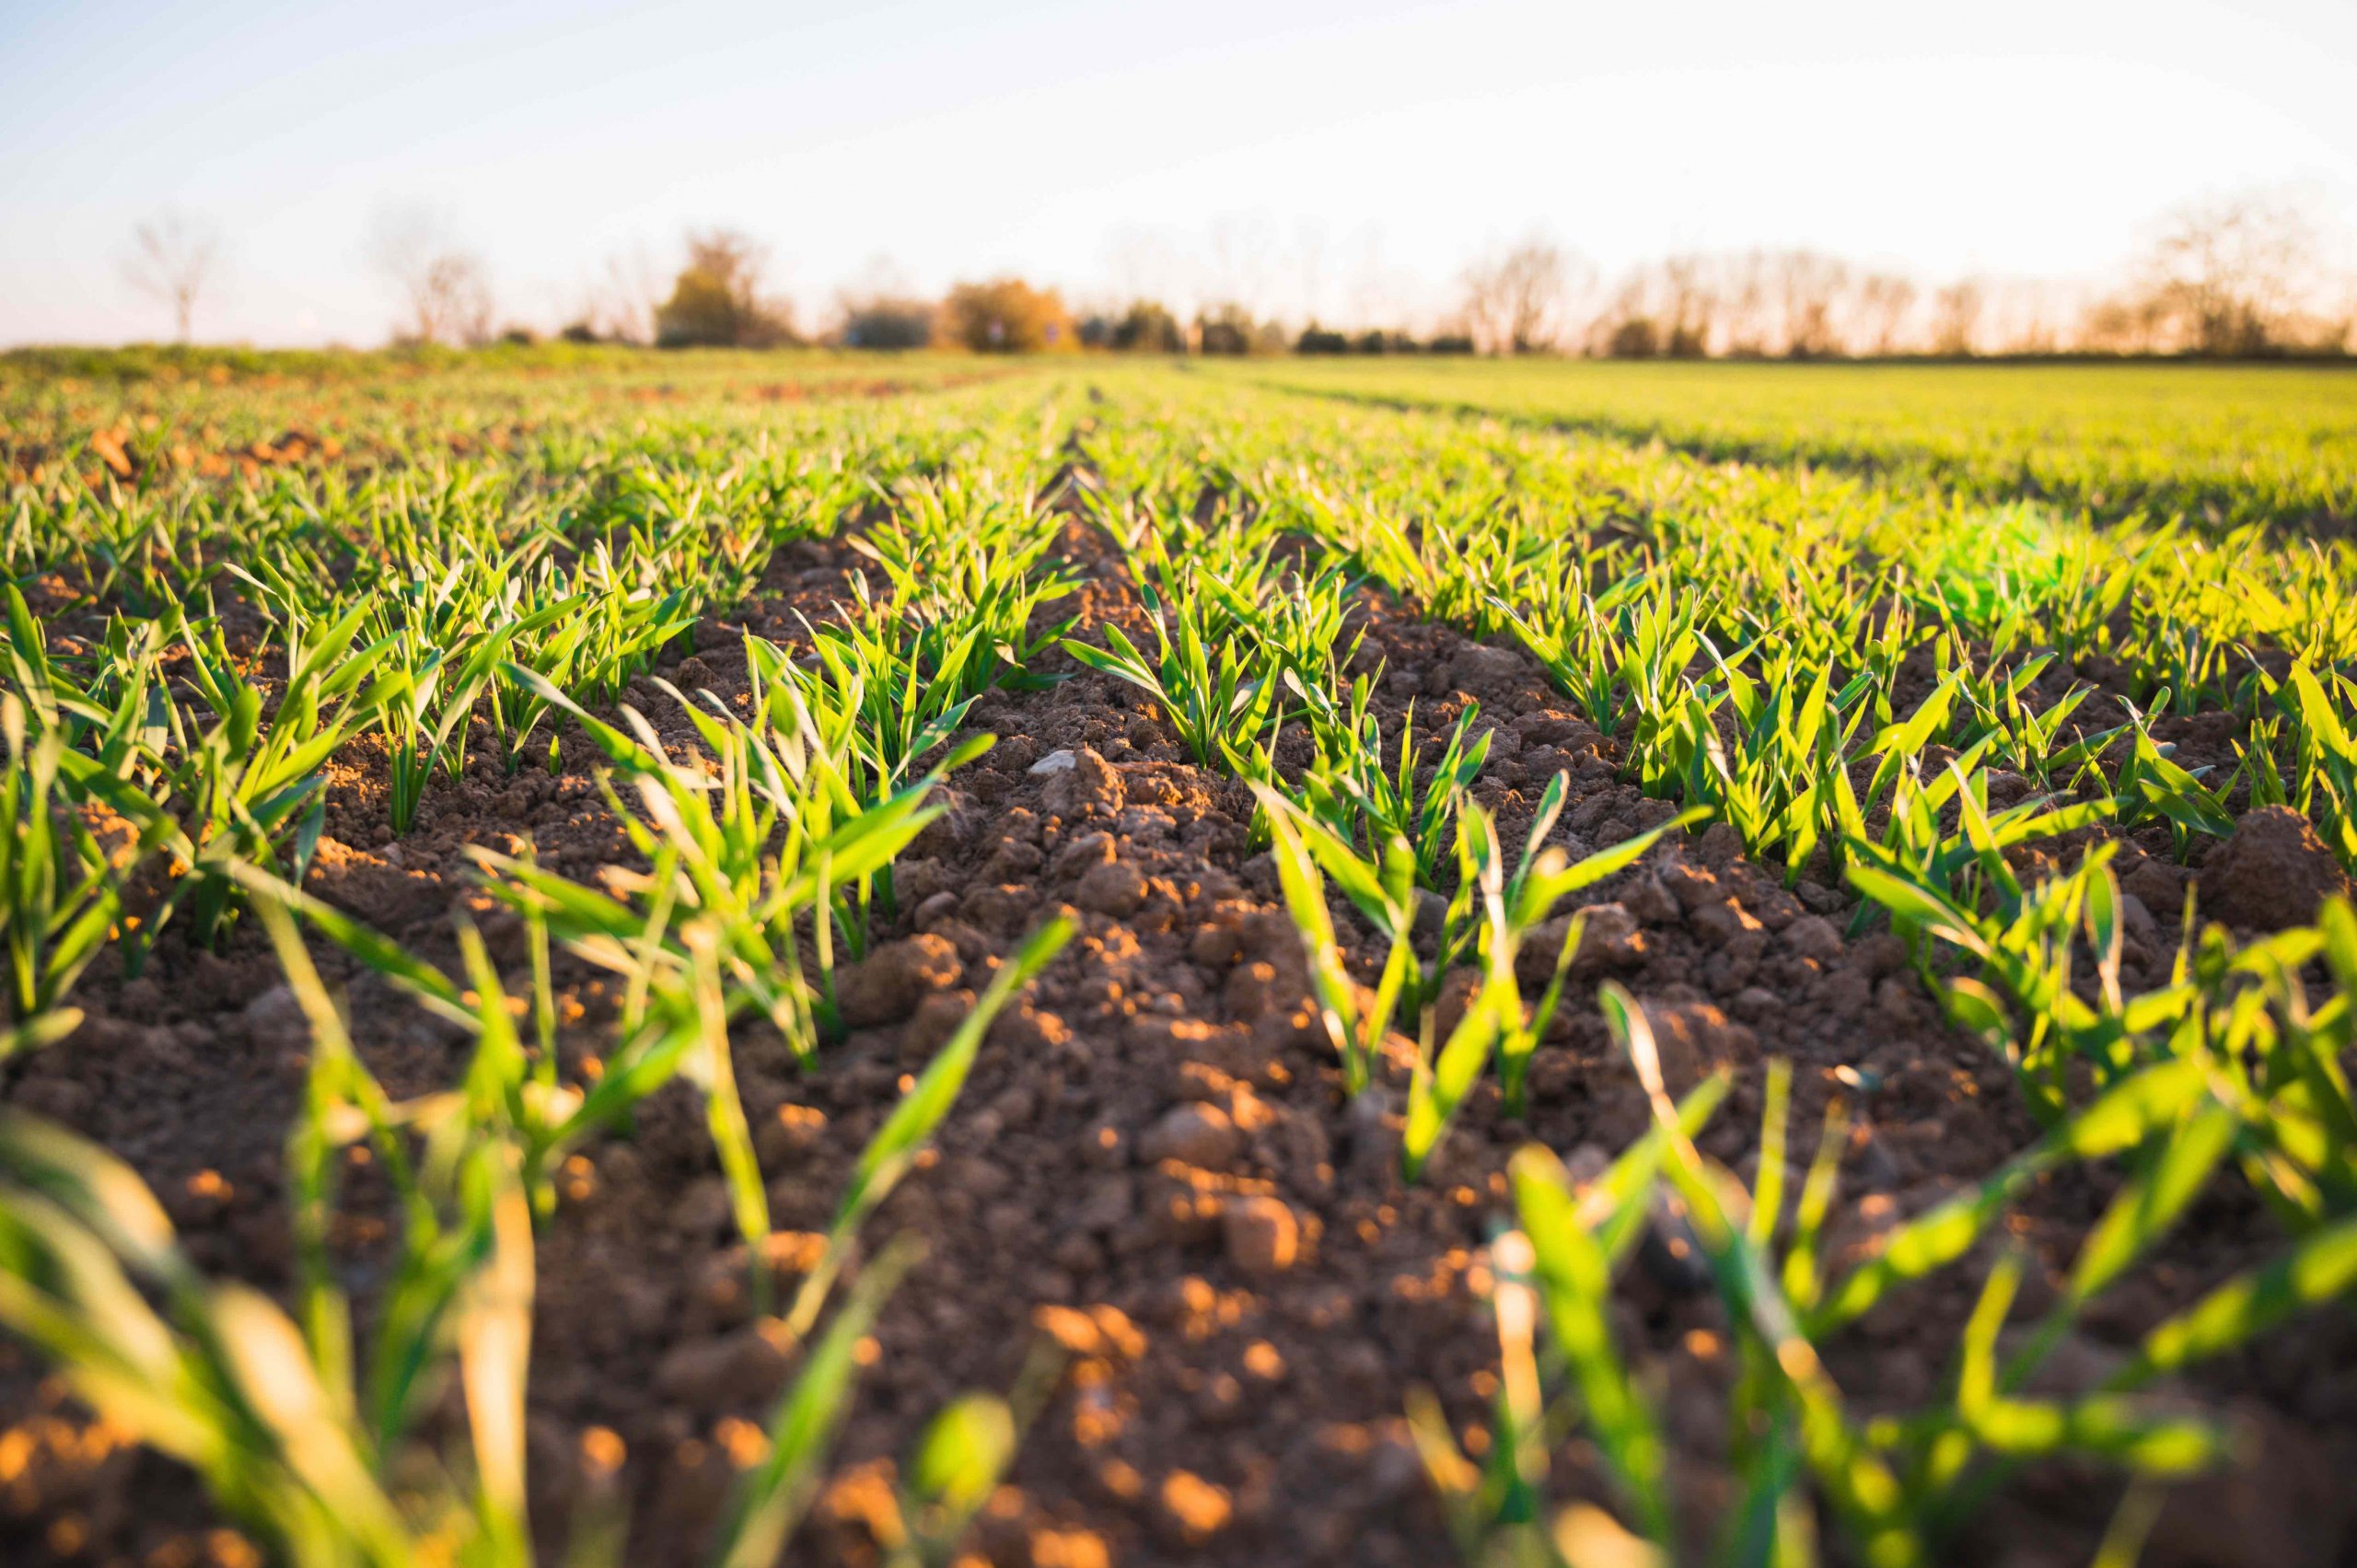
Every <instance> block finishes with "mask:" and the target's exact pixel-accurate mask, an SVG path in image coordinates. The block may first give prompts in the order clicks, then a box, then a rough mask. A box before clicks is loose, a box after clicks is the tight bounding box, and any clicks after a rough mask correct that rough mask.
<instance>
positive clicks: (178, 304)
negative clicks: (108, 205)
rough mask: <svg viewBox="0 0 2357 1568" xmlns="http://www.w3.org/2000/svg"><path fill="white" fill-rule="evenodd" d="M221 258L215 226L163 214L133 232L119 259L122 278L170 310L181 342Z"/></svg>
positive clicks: (173, 214) (172, 214)
mask: <svg viewBox="0 0 2357 1568" xmlns="http://www.w3.org/2000/svg"><path fill="white" fill-rule="evenodd" d="M220 260H221V239H220V236H219V235H218V234H216V233H215V231H214V229H213V226H211V225H210V224H208V223H205V222H204V221H203V219H200V218H194V217H191V216H189V215H187V214H185V213H179V212H167V213H164V214H162V215H159V216H157V217H154V218H151V219H149V220H148V221H147V222H145V223H143V224H141V225H140V226H138V227H137V228H135V229H133V230H132V231H131V251H130V254H128V255H127V256H125V257H124V258H123V262H122V276H123V281H124V282H126V283H128V284H130V285H131V286H132V287H134V288H135V289H137V290H138V291H139V292H140V293H142V294H144V295H146V296H149V297H150V298H152V299H157V300H159V301H161V302H162V303H163V304H164V305H166V306H168V308H170V310H171V312H172V328H173V331H174V332H175V333H176V334H177V335H178V337H179V339H180V342H181V343H186V342H188V341H189V330H190V327H191V324H192V322H193V320H194V319H195V316H196V302H197V300H198V299H199V298H200V297H202V296H203V293H204V290H205V286H206V285H208V284H209V283H211V282H212V280H213V277H214V275H215V271H216V269H217V268H218V266H219V263H220Z"/></svg>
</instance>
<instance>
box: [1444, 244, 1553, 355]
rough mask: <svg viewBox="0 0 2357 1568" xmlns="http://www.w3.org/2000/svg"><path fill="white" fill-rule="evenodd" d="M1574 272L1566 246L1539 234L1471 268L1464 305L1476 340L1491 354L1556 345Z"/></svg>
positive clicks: (1528, 351)
mask: <svg viewBox="0 0 2357 1568" xmlns="http://www.w3.org/2000/svg"><path fill="white" fill-rule="evenodd" d="M1570 275H1571V274H1570V265H1569V262H1568V260H1567V259H1566V257H1565V256H1564V254H1563V252H1562V250H1560V249H1559V248H1558V247H1556V246H1555V245H1553V244H1552V243H1550V242H1549V241H1548V240H1545V239H1542V238H1535V237H1534V238H1529V239H1526V240H1524V241H1522V242H1521V243H1520V244H1518V245H1515V246H1514V247H1513V248H1512V249H1510V250H1506V251H1505V252H1504V254H1503V255H1500V256H1497V257H1494V258H1492V260H1490V261H1480V262H1476V263H1475V264H1474V265H1472V266H1470V267H1469V268H1467V269H1466V272H1465V276H1464V279H1463V291H1464V292H1463V300H1464V304H1463V307H1462V308H1463V313H1464V317H1465V320H1466V324H1467V325H1468V326H1469V328H1470V329H1471V331H1472V336H1473V339H1474V341H1475V342H1476V343H1480V345H1481V346H1482V347H1483V348H1485V349H1487V350H1488V351H1489V352H1490V353H1492V354H1536V353H1538V352H1540V351H1542V350H1546V349H1550V348H1552V347H1554V346H1555V343H1556V338H1557V334H1558V333H1559V332H1560V331H1561V330H1562V321H1561V317H1562V308H1563V300H1564V296H1565V294H1566V293H1567V292H1568V290H1569V286H1570Z"/></svg>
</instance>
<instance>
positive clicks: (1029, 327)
mask: <svg viewBox="0 0 2357 1568" xmlns="http://www.w3.org/2000/svg"><path fill="white" fill-rule="evenodd" d="M940 331H941V335H942V336H943V337H945V338H946V339H947V340H948V341H949V342H951V343H959V344H962V345H964V346H965V347H967V348H969V349H971V350H972V351H973V352H974V353H976V354H1038V353H1041V352H1043V351H1046V350H1049V349H1065V348H1073V347H1075V346H1077V345H1078V343H1079V334H1078V333H1077V332H1075V331H1074V328H1073V319H1072V314H1071V312H1070V311H1068V310H1066V309H1065V308H1064V302H1063V297H1062V296H1061V295H1059V294H1057V292H1056V291H1055V290H1054V289H1051V288H1049V289H1040V288H1033V287H1032V286H1031V285H1029V284H1028V283H1025V282H1024V281H1023V280H1022V279H1020V278H996V279H993V280H992V281H991V282H989V283H961V284H959V285H958V286H957V287H956V288H953V289H951V290H950V291H949V297H948V298H946V299H945V300H943V301H942V304H941V319H940Z"/></svg>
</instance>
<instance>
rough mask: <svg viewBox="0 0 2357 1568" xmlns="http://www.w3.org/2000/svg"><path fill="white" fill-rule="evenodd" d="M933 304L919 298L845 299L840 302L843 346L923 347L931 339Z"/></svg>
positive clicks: (879, 297)
mask: <svg viewBox="0 0 2357 1568" xmlns="http://www.w3.org/2000/svg"><path fill="white" fill-rule="evenodd" d="M934 314H935V311H934V307H933V306H932V305H931V304H930V303H929V302H927V301H925V300H922V299H893V298H888V297H886V296H877V297H875V298H872V299H864V300H858V301H850V300H846V301H845V302H844V304H843V346H844V347H846V348H923V347H924V346H925V345H926V344H927V343H931V342H933V331H934Z"/></svg>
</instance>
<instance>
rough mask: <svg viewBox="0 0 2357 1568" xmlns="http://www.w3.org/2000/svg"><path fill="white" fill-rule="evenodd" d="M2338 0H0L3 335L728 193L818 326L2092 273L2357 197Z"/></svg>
mask: <svg viewBox="0 0 2357 1568" xmlns="http://www.w3.org/2000/svg"><path fill="white" fill-rule="evenodd" d="M2351 82H2357V0H2231V3H2230V0H1972V3H1967V4H1957V3H1953V0H1906V3H1903V4H1891V3H1889V0H1877V3H1874V4H1852V3H1849V0H1747V3H1741V4H1737V3H1731V0H1653V3H1651V4H1639V5H1631V4H1629V3H1627V0H1465V3H1454V4H1439V3H1422V4H1407V3H1400V0H1192V3H1190V4H1185V5H1176V4H1161V3H1155V0H1132V3H1125V4H1119V5H1109V4H1106V3H1104V0H1097V3H1095V4H1082V3H1078V0H1025V3H1016V0H956V3H951V0H868V3H866V4H850V5H841V4H832V3H829V4H810V3H796V0H772V3H770V4H759V3H737V0H674V3H670V4H665V5H659V6H644V5H622V4H577V5H570V6H559V5H553V4H545V3H539V0H524V3H509V4H496V3H482V0H476V3H471V4H446V3H444V0H413V3H409V4H404V5H401V6H361V5H340V6H323V5H294V4H273V3H270V0H229V3H215V4H205V3H203V0H173V3H171V4H164V3H161V0H135V3H133V0H75V3H72V4H65V3H63V0H0V344H17V343H56V342H117V341H123V340H129V339H139V338H160V337H165V336H168V335H169V332H170V328H171V321H170V317H169V313H168V311H167V310H166V309H165V308H163V307H161V306H160V305H158V304H157V303H156V302H155V301H153V300H151V299H149V298H147V297H145V296H142V295H141V294H139V293H138V292H137V291H136V290H134V288H133V287H132V286H130V285H129V284H128V283H127V282H126V281H125V280H124V277H123V275H122V263H123V259H124V255H125V252H126V250H127V249H128V246H129V244H130V237H131V234H132V231H133V230H134V227H135V226H137V225H138V224H140V223H141V222H143V221H145V220H149V219H152V218H155V217H156V216H157V215H160V214H162V213H165V212H167V211H177V212H180V213H183V214H185V215H189V216H190V217H192V219H194V220H196V221H198V222H201V223H203V225H205V226H210V227H211V228H212V229H214V230H215V231H216V232H217V233H218V234H219V236H220V237H221V239H222V243H223V253H224V256H225V262H224V265H223V266H222V268H221V269H220V271H221V276H220V280H219V282H218V284H217V285H215V287H214V288H212V289H211V290H210V291H209V292H208V293H207V295H206V296H204V297H203V299H202V300H201V301H200V303H199V306H198V308H197V313H196V323H195V333H196V336H197V337H199V338H200V339H203V340H208V341H245V342H252V343H264V344H279V343H328V342H341V343H376V342H380V341H382V340H383V339H384V338H385V337H386V335H387V333H388V331H389V328H390V326H391V324H392V321H393V319H394V316H395V312H396V300H395V297H394V294H393V290H392V287H391V285H390V284H389V282H388V280H387V279H386V278H385V277H384V276H383V275H381V273H379V272H378V271H377V269H376V268H375V267H373V266H372V264H371V261H370V254H371V245H370V236H371V235H372V234H374V233H380V232H382V231H383V230H384V228H385V227H386V226H388V225H389V224H391V223H393V222H394V221H396V219H406V220H410V221H414V220H415V219H416V217H417V216H418V215H425V216H426V217H428V218H430V220H431V222H432V223H433V224H434V225H435V226H436V227H437V228H438V229H439V230H440V231H441V232H442V233H443V234H445V235H446V236H447V238H448V239H449V241H450V242H451V243H452V244H455V245H458V246H461V247H463V248H464V249H466V250H470V251H472V252H474V253H476V254H478V255H479V256H480V257H481V258H482V260H483V261H484V263H485V265H486V266H487V268H488V269H489V272H490V275H491V278H492V282H493V289H494V292H495V296H496V298H497V300H498V303H499V314H500V318H501V319H503V320H514V321H517V322H519V323H522V324H527V325H530V326H533V327H536V328H538V329H540V330H542V331H547V330H550V329H552V328H554V327H555V326H557V325H560V324H561V323H562V322H563V321H564V320H565V319H570V318H571V317H573V316H575V315H576V314H578V313H579V311H580V309H581V308H582V307H583V306H584V304H585V303H586V302H587V301H588V300H589V299H590V297H591V296H592V291H593V290H594V289H595V288H596V287H597V286H598V284H599V281H600V279H601V278H603V277H605V276H607V275H609V272H610V267H611V266H612V265H614V264H617V263H619V264H620V265H621V267H622V270H623V271H625V272H629V271H633V270H635V271H639V272H643V273H648V274H651V275H654V276H657V277H659V276H661V275H664V274H666V273H668V271H669V270H670V269H671V268H674V267H676V265H677V263H678V260H679V248H680V236H681V235H682V234H683V233H684V232H685V231H686V230H688V229H689V228H690V227H693V226H715V225H725V226H730V227H734V228H737V229H741V230H744V231H746V232H747V233H749V234H750V235H752V236H754V237H756V238H758V239H759V240H761V242H762V243H764V244H765V245H766V246H767V247H768V250H769V255H770V258H771V262H770V271H769V275H770V280H771V282H772V285H774V286H775V287H777V288H779V289H781V290H782V291H783V292H784V293H785V294H786V295H788V296H791V297H792V298H793V299H794V300H795V302H796V304H797V306H798V307H799V308H800V310H801V312H802V314H803V316H804V318H805V319H806V320H815V319H819V318H822V317H823V316H824V314H825V312H826V310H827V308H828V307H829V304H830V301H831V300H833V299H834V298H835V297H836V296H837V294H838V292H839V291H840V290H842V289H843V288H845V287H846V286H861V285H865V284H866V283H869V282H872V281H875V280H878V279H889V280H892V281H895V282H898V283H900V284H901V285H905V286H907V287H909V288H911V289H914V290H918V291H923V292H931V291H935V290H938V289H941V288H944V287H946V286H947V285H949V284H951V283H953V282H955V281H957V280H958V279H960V278H970V277H979V276H986V275H993V274H997V273H1010V272H1012V273H1022V274H1024V275H1027V276H1028V277H1031V278H1033V279H1035V280H1037V281H1041V282H1046V283H1052V284H1056V285H1060V286H1062V287H1063V288H1064V289H1065V290H1066V291H1067V293H1068V294H1069V295H1071V296H1074V297H1076V298H1078V299H1080V300H1083V301H1086V300H1091V299H1106V300H1110V299H1112V298H1114V297H1115V296H1121V295H1126V294H1129V293H1132V292H1138V291H1148V292H1154V293H1159V294H1164V295H1167V296H1172V297H1173V298H1174V302H1179V303H1184V302H1186V301H1189V300H1191V299H1195V298H1201V297H1208V296H1216V295H1222V294H1236V295H1240V296H1245V297H1247V298H1248V299H1252V300H1254V301H1255V302H1257V303H1260V305H1261V306H1262V307H1263V308H1266V309H1270V310H1275V311H1282V312H1283V313H1285V314H1287V315H1289V316H1292V317H1295V318H1300V317H1305V316H1307V315H1310V314H1317V315H1319V316H1322V317H1323V318H1325V319H1328V320H1329V321H1330V320H1338V319H1339V320H1353V319H1365V318H1367V317H1370V316H1376V315H1398V316H1401V317H1412V316H1415V315H1418V314H1426V315H1428V314H1429V313H1430V312H1431V311H1432V310H1434V309H1435V308H1438V307H1439V305H1440V304H1441V303H1442V302H1444V301H1445V299H1446V295H1447V293H1448V291H1449V290H1450V288H1451V286H1452V280H1453V279H1455V278H1456V277H1457V275H1458V274H1459V273H1461V271H1462V269H1463V268H1464V267H1465V265H1466V264H1467V263H1468V262H1469V261H1472V260H1474V259H1475V258H1477V257H1479V256H1480V255H1481V254H1483V253H1484V252H1486V251H1490V250H1494V249H1495V248H1497V247H1498V246H1501V245H1504V244H1506V243H1510V242H1512V241H1513V240H1514V239H1515V238H1519V237H1522V236H1524V235H1527V234H1534V233H1539V234H1545V235H1547V236H1550V238H1553V239H1554V240H1555V241H1556V242H1558V243H1560V244H1562V245H1563V246H1565V247H1566V248H1568V249H1570V250H1573V251H1576V252H1577V253H1579V254H1580V255H1582V256H1584V257H1585V258H1587V259H1588V260H1589V261H1591V262H1592V263H1594V265H1595V266H1596V268H1597V269H1599V271H1600V272H1601V273H1604V274H1606V275H1609V274H1610V273H1613V272H1615V271H1617V270H1619V269H1620V268H1623V267H1626V266H1629V265H1631V264H1632V263H1635V262H1637V261H1642V260H1643V259H1646V258H1649V257H1654V256H1658V255H1661V254H1664V253H1666V252H1668V251H1671V250H1687V249H1717V248H1737V247H1749V246H1752V245H1779V246H1781V245H1806V246H1810V247H1814V248H1817V249H1819V250H1828V251H1831V252H1835V253H1838V254H1841V255H1844V256H1847V257H1850V258H1852V259H1854V260H1858V261H1868V262H1875V263H1880V264H1887V265H1892V266H1898V267H1902V268H1904V269H1906V270H1909V271H1911V272H1912V273H1915V274H1916V275H1918V276H1919V277H1922V278H1925V279H1929V280H1935V281H1936V280H1940V279H1945V278H1950V277H1955V276H1958V275H1962V274H1964V273H1994V274H2000V275H2018V276H2037V277H2054V278H2077V277H2086V276H2092V275H2096V274H2099V273H2103V272H2105V271H2107V270H2109V269H2113V268H2116V267H2118V266H2119V265H2120V264H2121V262H2122V261H2123V260H2124V259H2125V258H2126V257H2128V256H2129V255H2130V254H2131V252H2132V251H2133V250H2134V249H2135V248H2136V246H2137V245H2138V244H2139V243H2140V241H2142V240H2144V239H2146V238H2149V237H2150V235H2151V233H2152V232H2153V226H2154V222H2155V221H2156V219H2157V218H2158V217H2159V216H2160V215H2162V214H2164V213H2165V212H2166V211H2167V210H2168V209H2170V208H2172V207H2174V206H2177V205H2178V204H2180V203H2185V202H2187V201H2189V200H2196V199H2200V198H2205V197H2214V196H2219V195H2223V194H2227V193H2233V192H2245V191H2253V190H2258V191H2265V192H2272V193H2279V194H2288V195H2290V196H2291V197H2293V198H2294V199H2296V200H2298V201H2299V202H2301V203H2303V204H2304V205H2305V206H2306V207H2307V208H2308V209H2309V210H2310V211H2312V212H2313V213H2315V214H2316V215H2318V216H2319V217H2320V218H2322V219H2324V220H2325V221H2326V222H2327V223H2328V225H2340V226H2346V225H2348V224H2350V223H2351V221H2352V220H2357V107H2352V92H2351V86H2350V84H2351Z"/></svg>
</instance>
